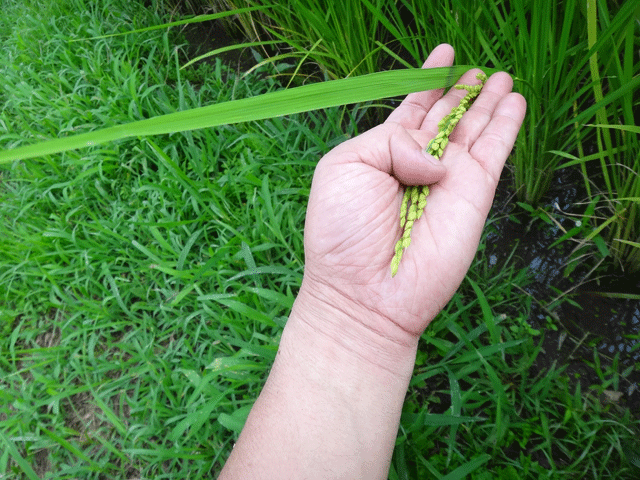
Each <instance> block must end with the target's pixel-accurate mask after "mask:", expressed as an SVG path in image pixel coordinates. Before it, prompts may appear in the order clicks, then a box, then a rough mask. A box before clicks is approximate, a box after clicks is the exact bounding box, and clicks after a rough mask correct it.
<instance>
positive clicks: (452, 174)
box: [299, 45, 526, 344]
mask: <svg viewBox="0 0 640 480" xmlns="http://www.w3.org/2000/svg"><path fill="white" fill-rule="evenodd" d="M452 62H453V49H452V48H451V47H450V46H449V45H440V46H439V47H437V48H436V49H434V51H433V52H432V53H431V55H430V56H429V58H428V59H427V61H426V62H425V64H424V66H423V68H432V67H436V66H448V65H451V64H452ZM477 73H478V71H477V70H476V71H469V72H467V73H466V74H465V75H463V77H462V78H461V79H460V82H459V83H462V84H477V83H479V80H477V79H476V78H475V76H476V74H477ZM511 88H512V80H511V77H510V76H509V75H507V74H506V73H497V74H495V75H492V76H491V77H490V78H489V79H488V81H487V82H486V84H485V86H484V88H483V89H482V92H481V94H480V96H479V97H478V98H477V99H476V100H475V102H474V104H473V105H472V106H471V107H470V109H469V110H468V111H467V112H466V113H465V115H464V116H463V118H462V120H461V121H460V123H459V124H458V125H457V126H456V128H455V130H454V131H453V133H452V135H451V137H450V142H449V144H448V145H447V148H446V149H445V152H444V154H443V155H442V157H441V158H440V161H441V164H440V162H438V161H437V160H435V159H433V157H431V161H429V160H428V159H427V158H425V157H424V154H423V153H422V152H423V151H424V150H425V147H426V145H427V143H428V142H429V140H430V139H431V138H433V137H434V136H435V135H436V133H437V132H438V122H439V120H440V119H442V118H443V117H444V116H445V115H447V114H448V113H449V112H450V111H451V109H452V108H453V107H454V106H457V105H458V103H459V100H460V98H462V97H463V96H464V95H465V94H466V91H464V90H457V89H451V90H450V91H449V92H448V93H447V94H446V95H445V96H444V97H443V96H442V90H434V91H426V92H420V93H415V94H412V95H409V96H407V98H406V99H405V100H404V101H403V102H402V104H401V105H400V106H399V107H398V108H397V109H396V110H395V111H394V112H393V113H392V114H391V115H390V116H389V118H388V119H387V121H386V122H385V123H384V124H382V125H380V126H377V127H375V128H373V129H371V130H369V131H367V132H365V133H364V134H362V135H360V136H358V137H356V138H353V139H351V140H348V141H346V142H344V143H343V144H341V145H339V146H338V147H336V148H334V149H333V150H331V151H330V152H329V153H328V154H327V155H325V156H324V157H323V158H322V159H321V160H320V162H319V163H318V165H317V168H316V171H315V174H314V178H313V184H312V188H311V194H310V198H309V206H308V209H307V218H306V225H305V259H306V262H305V274H304V280H303V284H302V288H301V292H300V294H299V301H302V302H306V303H307V304H313V307H309V310H315V311H318V310H322V308H323V305H324V306H327V307H329V308H331V309H332V311H333V312H334V313H335V312H336V311H339V312H341V313H343V314H345V318H342V319H340V322H345V321H346V322H351V321H353V322H358V323H360V324H361V325H362V326H364V327H365V328H366V330H368V331H370V332H375V333H376V334H377V335H380V336H381V337H384V338H387V339H391V340H392V341H394V342H397V343H401V344H407V343H411V342H412V341H415V342H417V339H418V338H419V336H420V335H421V334H422V332H423V331H424V329H425V328H426V327H427V325H428V324H429V322H430V321H431V320H432V319H433V318H434V317H435V315H436V314H437V313H438V312H439V311H440V310H441V309H442V308H443V307H444V305H445V304H446V302H448V301H449V299H450V298H451V297H452V295H453V294H454V292H455V291H456V289H457V288H458V286H459V285H460V283H461V282H462V280H463V278H464V275H465V273H466V272H467V270H468V268H469V266H470V264H471V261H472V260H473V257H474V255H475V252H476V249H477V247H478V243H479V240H480V235H481V232H482V228H483V226H484V224H485V220H486V217H487V214H488V212H489V209H490V207H491V203H492V200H493V196H494V193H495V189H496V186H497V183H498V179H499V177H500V172H501V171H502V168H503V166H504V163H505V160H506V159H507V156H508V155H509V153H510V152H511V149H512V147H513V144H514V142H515V139H516V136H517V134H518V131H519V129H520V125H521V123H522V120H523V117H524V114H525V109H526V103H525V100H524V98H523V97H522V96H521V95H519V94H517V93H510V92H511ZM432 162H433V163H432ZM423 184H433V185H432V186H431V187H430V190H431V191H430V195H429V196H428V198H427V206H426V208H425V211H424V214H423V216H422V217H421V218H420V219H419V220H418V221H416V223H415V224H414V227H413V231H412V234H411V238H412V241H411V245H410V246H409V248H408V249H407V250H406V251H405V253H404V256H403V259H402V261H401V263H400V267H399V270H398V273H397V275H396V276H395V277H393V278H392V277H391V270H390V264H391V259H392V257H393V255H394V247H395V244H396V242H397V240H398V239H399V238H400V236H401V233H402V231H401V228H400V224H399V212H400V204H401V201H402V196H403V190H404V185H423ZM316 317H318V318H326V316H323V315H317V316H316ZM338 327H339V328H338V329H337V330H336V331H337V332H339V331H340V329H341V328H342V327H344V325H342V326H340V325H338ZM314 328H318V329H324V325H315V327H314Z"/></svg>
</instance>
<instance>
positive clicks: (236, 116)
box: [0, 65, 488, 165]
mask: <svg viewBox="0 0 640 480" xmlns="http://www.w3.org/2000/svg"><path fill="white" fill-rule="evenodd" d="M471 68H474V67H471V66H466V65H459V66H453V67H439V68H430V69H418V68H416V69H405V70H390V71H386V72H378V73H372V74H370V75H361V76H358V77H350V78H345V79H341V80H333V81H328V82H321V83H315V84H311V85H303V86H301V87H296V88H291V89H285V90H278V91H275V92H270V93H266V94H264V95H260V96H257V97H251V98H243V99H240V100H232V101H229V102H223V103H219V104H215V105H208V106H206V107H199V108H194V109H190V110H185V111H181V112H175V113H170V114H167V115H161V116H158V117H154V118H149V119H146V120H140V121H136V122H132V123H126V124H122V125H117V126H114V127H108V128H104V129H101V130H96V131H93V132H89V133H83V134H79V135H73V136H70V137H65V138H59V139H55V140H50V141H46V142H41V143H37V144H34V145H28V146H24V147H19V148H15V149H11V150H5V151H2V152H0V165H1V164H5V163H9V162H12V161H14V160H25V159H28V158H34V157H39V156H43V155H51V154H54V153H60V152H65V151H68V150H75V149H78V148H84V147H90V146H93V145H100V144H103V143H107V142H112V141H115V140H121V139H125V138H131V137H140V136H147V135H161V134H167V133H177V132H185V131H188V130H196V129H201V128H210V127H216V126H219V125H226V124H232V123H239V122H248V121H253V120H263V119H265V118H272V117H279V116H282V115H290V114H294V113H301V112H308V111H310V110H317V109H321V108H328V107H335V106H339V105H345V104H350V103H360V102H368V101H371V100H377V99H380V98H386V97H394V96H397V95H406V94H408V93H412V92H418V91H423V90H432V89H437V88H446V87H450V86H451V85H453V84H454V83H455V82H456V80H457V79H458V78H459V77H460V76H461V75H462V74H463V73H464V72H466V71H467V70H469V69H471ZM486 70H487V71H488V69H486Z"/></svg>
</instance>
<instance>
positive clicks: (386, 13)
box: [202, 0, 640, 271]
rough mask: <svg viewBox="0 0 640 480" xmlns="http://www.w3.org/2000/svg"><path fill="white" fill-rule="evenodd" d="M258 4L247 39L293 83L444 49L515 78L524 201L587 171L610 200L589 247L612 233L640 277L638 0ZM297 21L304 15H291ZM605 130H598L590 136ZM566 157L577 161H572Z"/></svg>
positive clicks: (516, 166) (292, 0) (517, 159)
mask: <svg viewBox="0 0 640 480" xmlns="http://www.w3.org/2000/svg"><path fill="white" fill-rule="evenodd" d="M202 3H203V4H205V5H214V6H217V7H214V8H229V7H232V8H236V7H238V6H239V5H238V4H236V3H234V2H228V1H227V2H224V4H221V3H220V2H212V1H209V2H206V1H205V2H202ZM250 4H251V5H253V6H256V7H257V8H259V10H258V11H255V12H250V13H244V14H242V15H241V20H242V25H244V26H245V32H246V35H248V36H251V37H255V36H256V35H258V37H259V38H261V39H263V40H265V41H267V40H276V41H277V42H278V43H277V45H276V49H277V54H275V56H273V57H272V59H270V60H266V61H277V60H282V59H283V58H289V59H295V61H296V62H297V67H296V69H295V70H294V71H293V75H298V76H300V77H304V75H308V74H311V73H313V72H319V73H321V74H324V75H325V76H328V77H331V78H337V77H341V76H348V75H352V74H354V73H359V74H362V73H371V72H375V71H379V70H380V69H382V68H386V67H387V66H388V65H389V60H392V61H394V62H396V63H397V64H403V65H405V66H409V65H410V66H417V65H419V64H420V63H421V62H422V60H423V59H424V58H425V56H426V55H427V53H428V52H429V51H430V50H431V49H432V48H433V47H434V46H435V45H437V44H438V43H441V42H448V43H450V44H452V45H453V46H454V48H455V49H456V52H457V61H458V62H460V63H470V64H479V65H490V66H493V67H495V68H497V69H500V70H505V71H508V72H510V73H512V74H513V75H514V77H515V79H516V88H517V89H518V90H519V91H520V92H521V93H522V94H523V95H524V96H525V97H526V98H527V101H528V109H527V116H526V118H525V120H524V124H523V127H522V129H521V133H520V136H519V138H518V142H517V146H516V148H515V150H514V152H513V155H512V156H511V162H510V163H511V165H512V166H513V180H514V187H515V190H516V194H517V198H518V200H519V201H521V202H526V203H528V204H530V205H532V206H533V207H536V206H537V205H538V204H540V203H541V202H542V201H543V198H544V195H545V193H546V192H547V190H548V189H549V186H550V184H551V182H552V179H553V177H554V174H555V172H556V170H557V169H559V168H561V167H567V166H573V167H574V168H580V169H581V173H582V175H583V176H584V178H585V186H586V190H587V195H588V197H591V198H593V197H594V196H595V195H596V194H598V193H604V194H605V197H603V198H604V200H603V203H602V205H600V208H599V209H598V213H599V214H601V215H599V216H598V217H597V218H604V220H603V221H602V222H598V221H595V222H594V224H595V225H596V226H595V227H594V230H593V232H590V233H589V235H587V240H588V238H589V236H590V235H591V233H593V235H592V236H595V235H598V234H599V232H600V231H601V230H600V227H601V226H603V225H604V227H603V228H606V230H605V231H604V232H603V233H604V236H605V238H606V239H607V244H608V248H609V250H610V253H611V256H612V258H613V260H614V261H615V262H616V263H617V264H619V265H621V266H622V267H623V268H626V269H629V270H631V271H635V270H638V269H639V268H640V264H639V256H640V252H639V247H638V241H639V239H640V226H638V223H639V222H638V215H639V214H640V211H639V207H638V200H637V198H638V175H637V172H638V169H637V158H638V153H637V152H638V146H637V145H638V140H637V134H635V133H634V132H633V131H631V130H629V128H632V127H633V126H634V125H635V121H634V110H635V109H637V108H638V107H637V105H638V98H640V97H639V96H638V95H637V89H638V86H639V85H640V62H639V61H638V56H637V54H636V53H634V52H636V51H637V30H638V17H637V13H636V11H637V9H636V7H635V5H634V2H622V3H618V2H596V1H595V0H590V1H589V2H586V3H585V2H578V1H577V0H564V1H563V2H561V4H558V2H553V1H551V0H543V1H541V2H534V1H533V0H518V1H516V2H503V1H492V2H482V1H479V0H476V1H471V2H468V1H465V2H462V1H459V0H447V1H445V2H440V3H434V2H421V1H412V0H403V1H401V2H374V1H363V2H360V1H353V0H348V1H345V2H338V3H336V2H326V1H324V0H288V1H287V2H280V3H278V4H277V5H272V4H269V3H268V2H266V1H264V0H253V1H252V2H250ZM292 11H294V12H297V13H298V14H296V15H290V12H292ZM344 18H350V19H357V21H349V22H345V21H343V19H344ZM585 26H586V28H585ZM612 52H615V53H616V54H612ZM289 81H291V80H289ZM594 124H595V125H599V127H598V128H597V129H594V128H593V127H592V126H590V125H594ZM625 126H626V127H627V128H625ZM611 127H613V128H619V129H618V130H611ZM567 158H569V159H572V160H574V161H572V162H569V163H567V162H566V159H567ZM587 162H593V163H595V164H598V168H591V164H587ZM576 165H581V166H580V167H577V166H576ZM594 188H595V189H596V190H597V191H596V192H594V193H593V195H592V190H593V189H594ZM587 201H590V198H587ZM594 220H596V219H594Z"/></svg>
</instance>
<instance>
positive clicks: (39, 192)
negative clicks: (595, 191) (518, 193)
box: [0, 0, 640, 479]
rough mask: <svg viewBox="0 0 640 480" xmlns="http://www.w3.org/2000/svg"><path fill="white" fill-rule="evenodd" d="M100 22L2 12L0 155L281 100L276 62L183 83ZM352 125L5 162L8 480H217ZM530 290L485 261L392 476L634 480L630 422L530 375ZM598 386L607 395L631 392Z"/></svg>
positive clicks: (452, 312)
mask: <svg viewBox="0 0 640 480" xmlns="http://www.w3.org/2000/svg"><path fill="white" fill-rule="evenodd" d="M94 3H95V2H87V4H86V5H85V3H84V2H83V1H81V0H67V1H64V2H56V3H51V2H43V3H40V2H35V1H34V2H11V1H6V0H5V1H4V2H3V4H2V6H3V16H2V18H0V39H1V40H2V43H3V49H2V52H0V75H1V78H3V82H2V83H0V98H1V99H2V103H1V105H2V109H1V110H0V145H2V146H3V147H4V146H6V145H14V144H15V143H17V142H22V141H24V140H25V138H27V137H29V138H32V139H40V138H51V137H54V136H56V135H57V134H58V132H59V131H60V130H63V131H67V132H73V133H83V132H90V131H93V130H95V129H97V128H99V127H101V126H103V125H105V124H120V123H127V122H130V121H134V120H139V119H142V118H149V117H151V116H155V115H160V114H164V113H169V112H172V111H174V110H175V109H176V108H180V109H185V108H192V107H198V106H201V105H204V104H209V103H210V102H211V101H217V102H221V101H226V100H230V99H238V98H246V97H249V96H255V95H258V94H261V93H265V92H268V91H273V90H274V89H276V88H279V85H278V84H277V83H276V81H274V80H273V79H272V78H271V77H272V76H274V75H276V74H278V73H281V71H277V70H275V67H273V66H269V65H265V66H264V67H263V68H261V69H259V70H257V71H256V72H254V73H253V74H250V75H248V76H246V77H244V78H238V77H237V76H235V75H234V74H233V72H231V71H230V70H229V69H227V68H225V67H224V66H222V65H221V64H220V62H216V63H215V64H212V65H210V66H200V67H199V68H198V69H193V70H192V69H185V70H180V69H179V65H180V64H181V62H183V61H186V60H187V59H186V58H185V57H184V53H183V49H181V48H178V46H179V45H180V43H181V41H180V38H179V37H178V36H177V34H176V33H175V32H173V33H172V31H169V33H167V32H166V31H150V32H144V33H139V34H133V35H127V36H121V37H112V38H103V39H99V40H95V41H92V42H73V43H70V42H69V40H70V39H75V38H77V37H88V36H100V35H106V34H109V33H112V32H118V31H122V32H124V31H128V30H131V29H135V28H144V27H147V26H149V25H158V24H161V23H165V22H167V21H169V20H170V19H169V18H168V17H167V16H165V15H163V14H162V9H161V8H159V7H157V8H153V9H148V10H145V9H141V8H139V5H134V4H132V2H126V1H123V0H111V1H107V2H102V3H101V5H100V8H96V7H90V5H94ZM358 112H360V113H361V111H360V110H358ZM360 113H358V114H360ZM358 120H359V118H358V117H355V114H353V113H350V112H349V111H345V110H341V109H336V108H334V109H330V110H327V111H326V112H324V113H308V114H305V115H298V116H291V117H286V118H276V119H271V120H264V121H261V122H251V123H244V124H238V125H234V126H225V127H218V128H215V129H203V130H198V131H194V132H185V133H181V134H174V135H159V136H156V137H153V138H139V139H134V140H128V141H126V142H114V143H111V144H105V145H103V146H99V147H93V148H89V149H85V150H81V151H73V152H65V153H62V154H56V155H51V156H46V157H42V158H39V159H36V160H30V161H26V162H13V163H12V164H7V165H4V166H2V167H1V168H0V175H1V183H0V231H1V232H2V235H0V251H2V256H1V257H0V445H1V446H0V478H8V479H14V478H15V479H22V478H29V479H33V478H56V479H64V478H69V479H71V478H82V479H85V478H86V479H91V478H95V479H102V478H121V479H131V478H159V479H162V478H171V479H180V478H185V479H186V478H210V477H215V475H216V474H217V473H218V472H219V471H220V469H221V467H222V465H223V463H224V461H225V459H226V457H227V456H228V454H229V452H230V450H231V447H232V445H233V442H234V441H235V439H236V438H237V434H238V433H239V431H240V429H241V427H242V425H243V422H244V419H245V418H246V415H247V412H248V410H249V408H250V407H251V405H252V403H253V401H254V400H255V398H256V397H257V395H258V393H259V392H260V389H261V387H262V385H263V383H264V381H265V379H266V375H267V373H268V371H269V368H270V366H271V363H272V361H273V359H274V356H275V353H276V349H277V345H278V341H279V337H280V333H281V331H282V327H283V325H284V323H285V322H286V318H287V316H288V314H289V310H290V308H291V304H292V302H293V299H294V298H295V295H296V293H297V291H298V288H299V285H300V281H301V278H302V271H303V263H302V261H303V248H302V239H303V226H304V215H305V209H306V201H307V197H308V193H309V187H310V182H311V178H312V174H313V168H314V166H315V164H316V162H317V160H318V159H319V158H320V157H321V156H322V154H323V153H325V152H327V151H328V150H329V149H330V148H332V146H334V145H336V144H338V143H339V142H341V141H342V140H344V139H345V138H348V137H349V136H353V135H356V134H357V133H358V132H357V127H356V125H357V124H358ZM485 241H486V240H483V244H484V242H485ZM527 281H528V277H527V273H526V272H524V271H518V270H516V269H515V267H513V265H512V264H511V262H507V263H506V264H504V265H495V266H490V265H489V262H488V259H487V258H486V256H485V255H484V250H483V249H482V247H481V249H480V251H479V253H478V256H477V259H476V261H475V263H474V264H473V266H472V268H471V270H470V273H469V275H468V278H467V280H465V282H464V283H463V285H462V287H461V289H460V291H459V292H458V293H457V294H456V296H455V297H454V298H453V300H452V301H451V302H450V304H449V305H448V306H447V308H446V309H445V310H444V311H443V312H442V314H441V315H440V316H439V317H438V319H437V320H436V321H435V322H434V323H433V325H432V327H431V328H430V329H429V330H428V332H427V333H425V335H424V336H423V338H422V343H421V348H420V352H419V356H418V361H417V364H416V370H415V376H414V379H413V381H412V385H411V388H410V390H409V393H408V396H407V401H406V403H405V411H404V414H403V419H402V424H401V427H400V431H399V437H398V442H397V447H396V451H395V453H394V458H393V466H392V471H391V473H390V478H393V479H395V478H398V479H403V478H431V477H434V478H446V479H454V478H477V479H481V478H505V479H508V478H523V479H524V478H532V479H533V478H536V479H537V478H541V477H545V478H610V477H611V476H615V478H621V479H625V478H629V479H632V478H636V477H637V473H638V469H637V468H636V467H634V466H633V465H632V464H631V463H630V462H631V459H627V458H626V457H625V455H628V454H625V453H624V452H625V451H633V447H634V445H635V444H634V442H635V439H636V438H637V435H638V433H640V425H639V423H638V420H637V419H635V418H633V417H631V416H630V415H629V413H628V412H627V411H625V410H624V409H622V408H621V407H618V406H617V405H613V404H612V405H608V404H603V403H602V402H600V400H599V399H598V398H599V397H598V396H597V394H598V393H599V391H598V389H597V388H596V389H594V390H593V391H590V392H583V391H581V390H579V389H578V387H576V386H574V384H573V383H568V380H567V377H566V376H565V375H563V374H562V371H561V370H559V369H557V368H550V369H548V370H545V371H538V372H536V371H535V368H534V367H535V365H536V361H537V359H538V358H539V356H540V355H543V354H544V353H543V352H542V351H541V342H542V338H543V337H542V335H541V336H532V335H531V334H530V330H529V329H527V328H526V319H527V318H528V316H529V305H530V302H531V300H530V298H529V297H528V296H526V295H524V294H523V293H522V291H521V288H523V287H524V285H525V284H526V283H527ZM601 370H602V371H601V374H602V378H603V381H602V382H601V383H600V387H601V388H604V387H602V385H606V386H607V388H612V387H611V386H612V385H614V386H615V380H616V379H617V378H619V377H620V376H622V375H623V372H618V371H616V370H615V368H614V367H611V368H610V369H609V370H606V369H601ZM587 393H588V395H585V394H587ZM629 445H631V450H629ZM634 469H635V470H634ZM465 475H466V477H465Z"/></svg>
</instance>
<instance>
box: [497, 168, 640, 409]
mask: <svg viewBox="0 0 640 480" xmlns="http://www.w3.org/2000/svg"><path fill="white" fill-rule="evenodd" d="M505 173H507V172H505ZM503 177H504V178H503V179H502V180H501V181H500V185H499V187H498V192H497V194H496V199H495V201H494V207H493V211H492V215H496V214H497V215H500V219H499V220H498V221H495V222H493V223H492V225H493V228H494V229H495V232H492V233H490V234H489V237H488V247H487V252H488V254H489V261H490V262H491V263H493V264H500V263H501V262H504V260H505V259H506V258H507V256H508V255H509V254H510V253H511V252H512V251H513V250H514V249H515V255H514V258H513V260H512V262H515V264H516V266H517V267H518V268H522V267H528V269H529V271H530V273H531V275H532V278H533V281H532V283H531V284H530V285H529V286H527V287H526V290H527V292H528V293H529V294H531V295H532V296H533V298H534V299H536V300H537V301H538V302H533V307H532V312H531V316H530V319H529V321H530V323H531V324H532V326H533V327H534V328H538V329H543V330H545V332H546V335H545V344H544V347H545V355H541V356H540V358H539V365H538V367H539V368H544V367H549V366H551V365H552V364H553V363H554V362H555V363H556V364H557V365H564V366H566V368H567V370H566V372H567V373H568V374H569V375H570V376H571V377H573V378H574V379H575V380H577V381H580V383H581V386H582V387H583V391H587V390H588V389H589V388H590V387H592V386H602V385H603V380H602V378H601V377H600V376H599V375H598V373H597V370H596V369H595V368H594V365H595V364H596V359H594V349H595V351H597V352H598V360H599V361H600V364H601V366H600V368H601V371H602V372H604V381H605V382H606V381H607V380H608V379H610V378H612V374H611V371H607V367H610V366H612V365H614V364H615V363H616V362H617V368H616V371H617V372H618V373H622V372H625V373H626V378H620V379H619V381H618V383H617V385H616V384H614V383H612V384H610V385H606V390H607V391H608V392H616V394H615V395H614V398H616V402H617V403H619V404H621V405H625V406H628V407H630V408H631V410H632V412H633V413H634V414H636V415H640V302H638V301H637V300H627V299H623V298H615V297H611V296H609V295H612V294H616V293H623V294H624V293H635V294H638V293H640V275H635V276H633V275H628V274H627V275H625V274H624V273H623V272H621V271H619V270H618V271H616V270H614V269H612V268H610V269H606V268H604V265H606V264H610V263H611V260H610V259H604V261H603V262H602V264H601V268H599V269H598V270H596V271H593V267H594V266H595V265H596V264H597V263H598V262H599V261H600V260H601V258H600V257H598V254H597V249H595V247H594V249H593V250H591V255H590V256H587V257H584V258H582V259H578V260H577V264H576V263H572V262H576V260H575V259H573V258H572V256H571V253H572V250H573V249H574V247H575V246H576V245H577V244H576V242H572V241H565V242H563V243H561V244H559V245H557V246H554V247H551V245H552V244H553V243H554V242H555V241H556V240H557V239H558V238H560V237H561V236H562V235H563V234H564V232H563V231H562V229H564V230H565V231H566V230H570V229H571V228H573V227H575V226H576V222H579V221H580V220H581V218H580V217H579V216H575V217H570V216H568V215H567V214H576V215H580V214H582V213H584V211H585V209H586V208H587V205H586V204H580V201H581V199H582V198H584V197H585V196H586V195H585V194H584V192H582V191H581V186H582V179H581V177H580V176H579V173H577V172H571V171H561V172H559V174H558V175H557V176H556V179H555V180H554V183H553V185H552V187H551V189H550V192H549V194H548V195H547V198H546V199H545V201H544V205H543V206H542V208H544V209H545V210H546V211H548V212H550V213H551V214H552V215H553V217H554V218H555V219H556V221H557V222H558V224H556V223H551V224H548V223H545V222H544V221H542V220H541V219H535V220H533V221H532V215H531V214H530V213H528V212H525V211H524V210H523V209H522V208H521V207H518V206H517V205H516V204H515V201H514V200H513V191H512V189H511V185H512V183H511V180H510V178H509V175H508V174H507V175H503ZM560 227H562V229H561V228H560ZM568 265H571V266H572V267H573V266H574V265H575V268H573V269H572V270H571V271H569V270H568V269H567V266H568ZM563 299H564V301H563ZM552 324H553V325H555V326H556V327H557V330H553V329H552V328H550V326H551V325H552Z"/></svg>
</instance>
